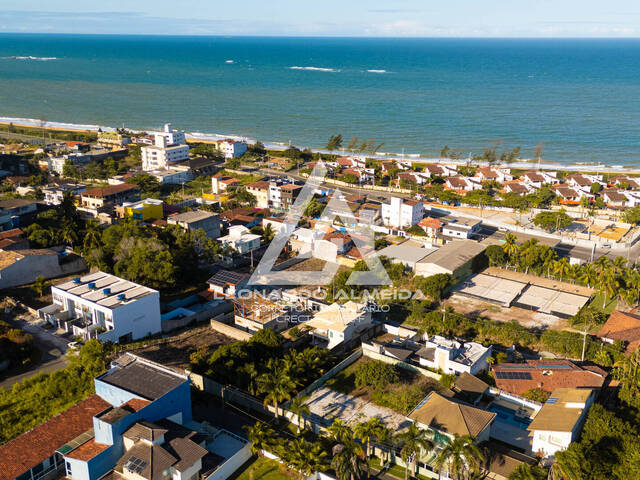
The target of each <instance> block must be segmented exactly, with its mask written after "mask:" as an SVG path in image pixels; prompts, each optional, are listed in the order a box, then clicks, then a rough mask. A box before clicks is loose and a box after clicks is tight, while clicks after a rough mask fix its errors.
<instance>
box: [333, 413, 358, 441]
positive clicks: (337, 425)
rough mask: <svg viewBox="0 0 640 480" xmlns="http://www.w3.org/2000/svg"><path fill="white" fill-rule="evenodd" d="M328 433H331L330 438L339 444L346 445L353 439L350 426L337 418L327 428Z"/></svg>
mask: <svg viewBox="0 0 640 480" xmlns="http://www.w3.org/2000/svg"><path fill="white" fill-rule="evenodd" d="M327 433H329V437H330V438H332V439H333V440H335V441H336V442H338V443H344V442H346V441H348V440H351V439H353V430H352V429H351V427H350V426H349V425H347V424H346V423H344V421H343V420H340V419H339V418H336V419H335V420H334V421H333V423H332V424H331V426H329V428H327Z"/></svg>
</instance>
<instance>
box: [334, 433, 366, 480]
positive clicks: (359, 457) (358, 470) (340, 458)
mask: <svg viewBox="0 0 640 480" xmlns="http://www.w3.org/2000/svg"><path fill="white" fill-rule="evenodd" d="M366 463H367V462H366V460H365V455H364V450H362V446H361V445H360V444H359V443H357V442H354V441H353V440H347V441H345V442H343V443H341V444H339V445H336V447H335V448H334V455H333V459H332V460H331V466H332V467H333V469H334V470H335V472H336V475H337V477H338V478H339V479H340V480H355V479H358V478H360V477H361V476H362V474H363V473H364V469H365V464H366Z"/></svg>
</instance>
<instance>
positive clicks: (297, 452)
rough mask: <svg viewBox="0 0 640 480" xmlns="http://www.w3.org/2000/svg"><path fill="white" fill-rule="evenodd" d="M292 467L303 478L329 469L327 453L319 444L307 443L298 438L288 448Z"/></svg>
mask: <svg viewBox="0 0 640 480" xmlns="http://www.w3.org/2000/svg"><path fill="white" fill-rule="evenodd" d="M288 453H289V457H290V460H289V462H290V463H291V466H292V467H293V468H295V469H296V470H298V471H299V472H300V473H301V474H302V476H303V478H306V477H309V476H311V475H313V474H314V473H315V472H322V471H324V470H326V469H327V467H328V465H327V452H326V450H325V448H324V446H323V445H322V444H321V443H319V442H307V441H305V440H303V439H301V438H298V439H296V440H294V441H293V442H291V444H290V445H289V447H288Z"/></svg>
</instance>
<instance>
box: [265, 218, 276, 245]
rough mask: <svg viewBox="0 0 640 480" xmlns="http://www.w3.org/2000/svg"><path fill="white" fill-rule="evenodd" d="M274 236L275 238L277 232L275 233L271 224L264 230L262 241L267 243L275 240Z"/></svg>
mask: <svg viewBox="0 0 640 480" xmlns="http://www.w3.org/2000/svg"><path fill="white" fill-rule="evenodd" d="M274 236H275V232H274V231H273V227H272V226H271V224H270V223H267V225H266V226H265V227H264V229H263V230H262V239H263V240H264V241H265V242H269V241H271V240H273V237H274Z"/></svg>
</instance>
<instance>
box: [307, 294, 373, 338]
mask: <svg viewBox="0 0 640 480" xmlns="http://www.w3.org/2000/svg"><path fill="white" fill-rule="evenodd" d="M364 307H365V305H364V304H361V303H356V302H353V301H349V302H347V303H345V304H344V305H340V304H339V303H332V304H331V305H329V306H327V307H325V308H323V309H322V310H320V311H319V312H318V313H316V314H315V315H314V316H313V318H312V319H311V320H309V321H308V322H307V323H306V324H307V325H309V326H310V327H312V328H317V329H318V330H334V331H338V332H343V331H344V330H345V329H346V328H347V327H348V326H349V324H350V323H351V322H353V321H355V320H358V319H359V318H361V317H362V315H363V314H364Z"/></svg>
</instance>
